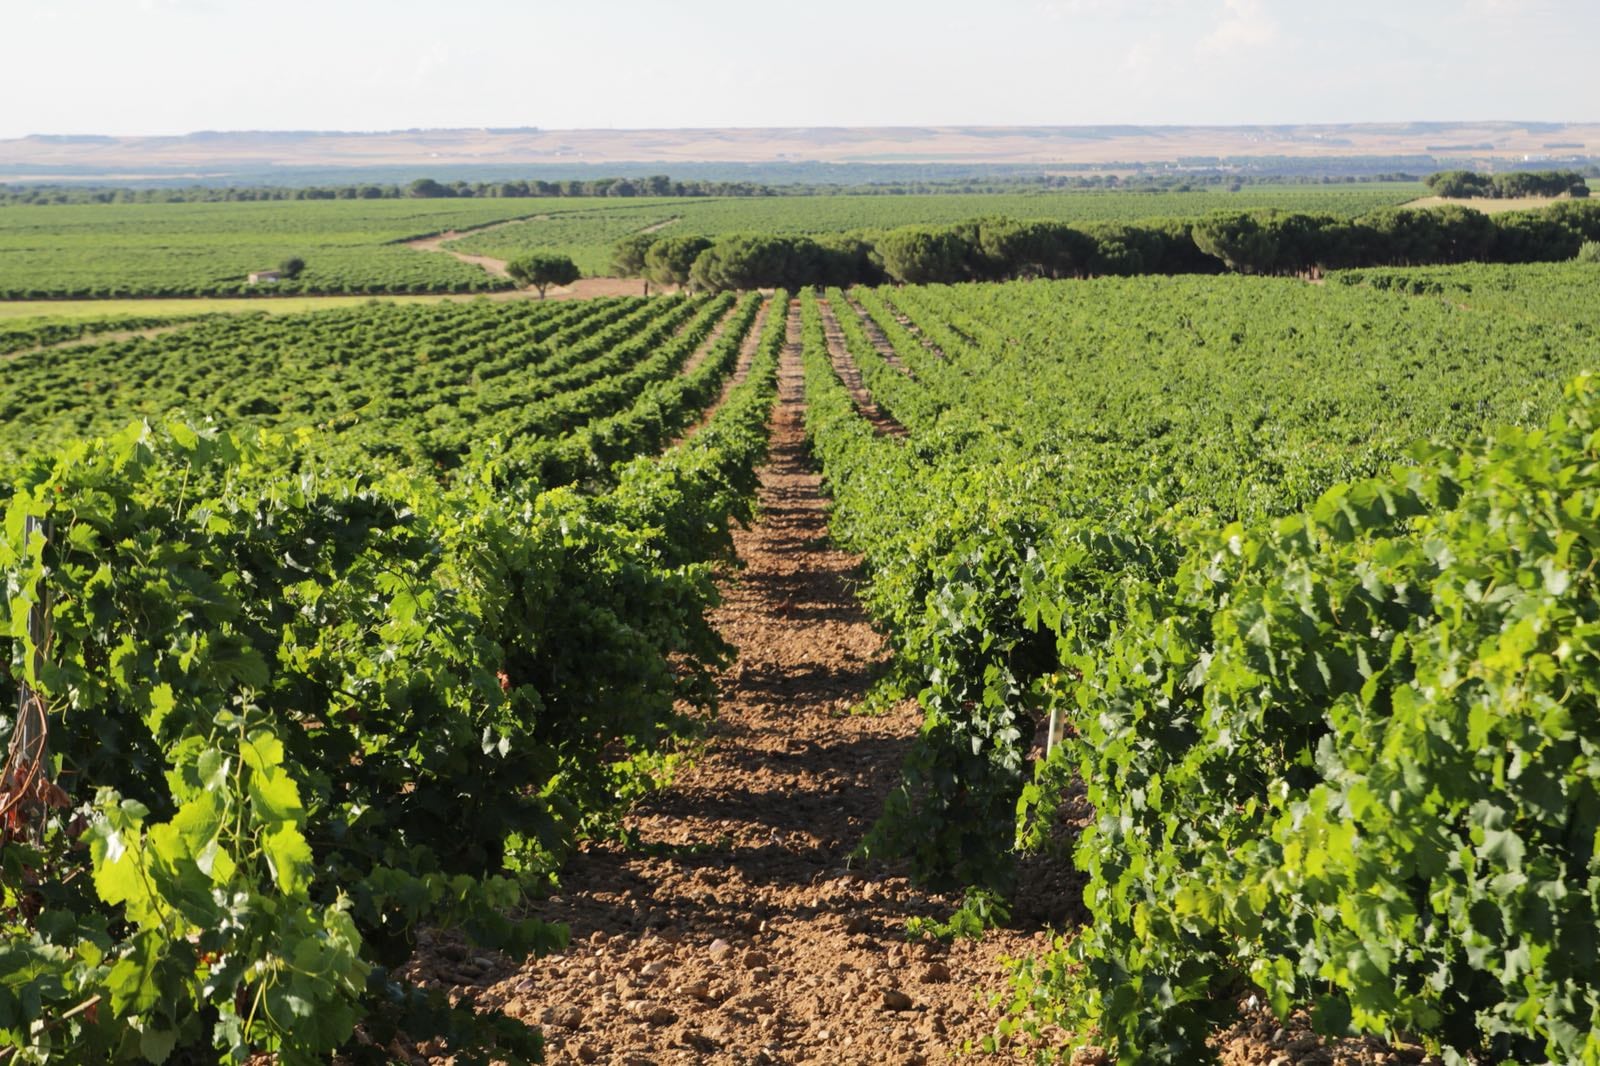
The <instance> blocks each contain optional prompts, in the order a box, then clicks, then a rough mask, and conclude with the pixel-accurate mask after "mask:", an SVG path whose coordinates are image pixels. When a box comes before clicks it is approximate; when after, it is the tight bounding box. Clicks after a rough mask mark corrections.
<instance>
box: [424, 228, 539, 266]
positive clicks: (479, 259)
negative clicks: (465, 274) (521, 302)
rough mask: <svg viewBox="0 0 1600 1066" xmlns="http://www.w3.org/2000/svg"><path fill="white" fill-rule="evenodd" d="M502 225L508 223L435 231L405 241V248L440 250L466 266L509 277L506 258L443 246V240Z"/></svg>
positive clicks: (451, 239) (429, 250) (427, 250)
mask: <svg viewBox="0 0 1600 1066" xmlns="http://www.w3.org/2000/svg"><path fill="white" fill-rule="evenodd" d="M517 221H519V222H522V221H526V220H525V219H518V220H517ZM502 225H509V223H503V222H502V223H497V224H496V225H493V226H484V227H482V228H481V229H474V230H462V231H457V230H446V231H445V232H444V233H437V234H435V235H433V236H432V237H419V238H417V239H416V240H414V241H406V242H405V245H406V247H407V248H411V249H413V250H415V251H418V252H442V253H444V254H445V255H448V256H451V257H452V258H454V259H457V260H459V261H460V262H463V263H466V264H467V265H468V266H476V267H482V268H483V269H484V270H486V271H487V272H489V273H490V274H492V275H494V276H495V277H497V278H509V277H510V276H511V272H510V271H508V270H507V269H506V260H504V259H495V258H494V257H493V256H487V255H468V254H467V253H466V252H458V251H455V250H454V249H451V248H446V247H445V246H444V243H445V241H453V240H455V239H457V238H458V237H466V236H469V235H470V234H474V233H482V232H484V230H491V229H498V228H499V227H500V226H502Z"/></svg>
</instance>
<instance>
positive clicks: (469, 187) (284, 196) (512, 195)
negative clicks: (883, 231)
mask: <svg viewBox="0 0 1600 1066" xmlns="http://www.w3.org/2000/svg"><path fill="white" fill-rule="evenodd" d="M1127 165H1128V166H1132V164H1127ZM1139 166H1140V167H1141V168H1142V167H1145V166H1148V164H1139ZM1417 180H1418V179H1417V177H1416V175H1415V174H1411V173H1406V172H1403V171H1396V172H1386V173H1376V174H1370V175H1366V174H1364V175H1360V176H1354V175H1345V176H1335V175H1329V174H1320V175H1304V174H1290V175H1284V174H1277V173H1260V174H1248V173H1241V172H1240V171H1239V170H1238V168H1237V167H1233V166H1219V167H1211V168H1196V167H1192V166H1183V167H1181V168H1180V169H1178V170H1176V171H1172V172H1162V173H1134V174H1129V175H1121V174H1115V173H1106V174H1035V175H1022V174H1018V175H999V176H995V177H990V178H974V177H968V178H936V177H934V178H927V179H902V180H893V181H871V182H859V181H854V182H826V181H822V182H784V183H781V184H772V183H765V182H757V181H712V180H679V179H675V178H671V177H668V176H667V175H664V174H658V175H652V176H649V177H633V178H629V177H610V178H592V179H571V180H566V179H561V180H542V179H537V178H528V179H520V178H519V179H513V180H502V181H460V180H458V181H439V180H437V179H434V178H417V179H416V180H414V181H412V182H410V183H408V184H395V183H388V182H357V183H351V184H345V185H305V186H289V185H184V186H151V187H126V186H110V185H77V184H73V185H64V184H59V183H26V184H9V185H8V184H6V183H5V182H0V206H5V205H9V204H26V205H34V206H38V205H51V204H182V203H252V202H257V201H283V200H404V199H443V198H451V197H454V198H461V199H469V198H475V199H521V198H535V197H549V198H560V197H608V196H618V197H630V196H676V197H710V196H727V197H745V196H916V195H937V194H950V193H1016V192H1046V191H1075V190H1088V191H1094V190H1101V191H1121V192H1150V193H1158V192H1195V191H1199V190H1202V189H1207V188H1217V187H1222V188H1227V189H1230V190H1232V191H1238V190H1239V189H1242V188H1244V187H1246V186H1254V185H1304V186H1311V185H1361V184H1367V183H1369V182H1401V181H1412V182H1414V181H1417ZM1580 180H1581V175H1580ZM1441 195H1446V194H1442V193H1441Z"/></svg>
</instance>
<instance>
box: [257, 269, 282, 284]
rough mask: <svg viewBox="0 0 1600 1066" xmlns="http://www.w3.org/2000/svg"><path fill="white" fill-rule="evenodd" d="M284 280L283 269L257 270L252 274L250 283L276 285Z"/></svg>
mask: <svg viewBox="0 0 1600 1066" xmlns="http://www.w3.org/2000/svg"><path fill="white" fill-rule="evenodd" d="M282 280H283V271H281V270H256V271H252V272H251V274H250V284H252V285H276V284H277V283H278V282H280V281H282Z"/></svg>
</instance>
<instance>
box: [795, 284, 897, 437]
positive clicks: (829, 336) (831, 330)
mask: <svg viewBox="0 0 1600 1066" xmlns="http://www.w3.org/2000/svg"><path fill="white" fill-rule="evenodd" d="M817 310H818V311H820V312H821V313H822V335H823V337H824V338H825V339H826V340H827V342H828V360H829V361H830V362H831V363H833V372H834V373H835V374H838V375H839V380H840V381H842V382H844V387H845V388H846V389H848V390H849V392H850V398H851V399H852V400H854V401H855V405H856V410H857V411H858V412H860V414H861V417H862V418H865V419H866V420H867V421H868V422H870V423H872V428H873V429H875V430H877V431H878V432H879V433H881V434H883V435H884V436H887V437H904V436H905V435H906V427H904V426H902V425H901V424H900V423H899V422H897V421H895V420H894V418H893V417H891V416H890V415H889V413H888V412H886V411H885V410H884V409H883V408H881V407H879V406H878V401H877V400H875V399H873V396H872V392H871V391H870V390H869V389H868V388H867V386H866V382H865V381H863V380H862V378H861V368H860V367H858V366H857V365H856V361H855V359H854V358H853V357H852V356H851V355H850V347H849V345H848V344H846V343H845V337H844V330H843V329H841V328H840V327H839V319H838V316H837V315H835V314H834V311H833V307H832V305H831V304H829V302H828V301H827V300H824V299H821V298H819V299H818V300H817Z"/></svg>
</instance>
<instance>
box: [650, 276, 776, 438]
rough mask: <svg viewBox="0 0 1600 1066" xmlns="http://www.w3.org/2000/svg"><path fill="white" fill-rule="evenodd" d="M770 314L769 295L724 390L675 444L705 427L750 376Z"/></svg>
mask: <svg viewBox="0 0 1600 1066" xmlns="http://www.w3.org/2000/svg"><path fill="white" fill-rule="evenodd" d="M770 314H772V298H771V297H770V296H769V297H767V298H766V299H764V300H762V301H761V309H760V310H759V311H757V312H756V317H755V320H754V321H753V322H751V323H750V330H749V332H747V333H746V334H745V335H744V340H743V341H741V342H740V344H739V354H738V355H737V356H736V357H735V358H734V361H733V371H732V373H730V374H729V375H728V380H726V381H724V382H723V383H722V392H720V393H719V394H718V395H717V398H716V399H715V400H713V401H711V404H710V405H709V406H708V407H707V408H706V409H705V410H704V411H702V412H701V413H700V418H699V421H697V422H695V424H694V425H692V426H690V427H689V428H688V429H686V430H684V432H683V435H682V436H680V437H679V438H678V439H677V440H675V441H673V442H672V443H673V445H674V446H676V445H678V444H682V443H683V442H684V441H686V440H688V439H689V438H690V437H692V436H694V435H695V434H696V433H699V432H700V431H701V430H702V429H704V428H705V426H706V423H707V422H710V421H711V419H712V418H713V417H714V416H715V415H716V413H717V411H718V410H719V409H720V408H721V407H722V405H723V404H725V403H727V402H728V395H729V394H730V393H732V392H733V390H734V389H735V388H737V387H738V385H739V383H740V382H742V381H743V380H744V379H745V378H747V377H749V376H750V367H751V366H752V365H753V364H754V363H755V361H756V351H757V349H759V348H760V347H761V337H762V335H763V334H765V333H766V331H767V316H768V315H770Z"/></svg>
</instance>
